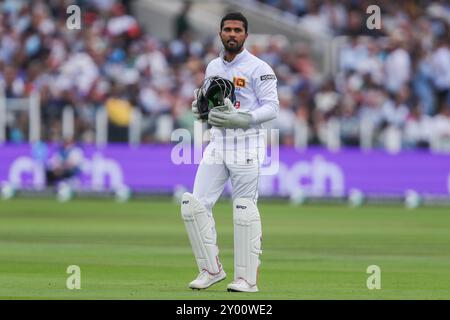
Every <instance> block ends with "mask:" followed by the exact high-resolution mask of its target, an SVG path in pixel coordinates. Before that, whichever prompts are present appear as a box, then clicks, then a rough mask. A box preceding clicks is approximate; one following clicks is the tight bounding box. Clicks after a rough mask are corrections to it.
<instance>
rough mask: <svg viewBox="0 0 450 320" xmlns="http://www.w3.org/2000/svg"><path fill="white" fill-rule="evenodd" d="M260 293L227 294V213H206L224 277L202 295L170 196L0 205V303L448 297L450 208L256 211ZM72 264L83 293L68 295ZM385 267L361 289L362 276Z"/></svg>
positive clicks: (272, 206) (278, 207)
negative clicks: (374, 282) (193, 286)
mask: <svg viewBox="0 0 450 320" xmlns="http://www.w3.org/2000/svg"><path fill="white" fill-rule="evenodd" d="M260 211H261V216H262V224H263V254H262V256H261V259H262V265H261V267H260V275H259V289H260V292H258V293H256V294H246V293H229V292H226V285H227V283H228V282H230V281H231V280H232V278H233V223H232V212H231V204H230V203H229V202H228V201H223V202H220V203H218V204H217V205H216V207H215V210H214V215H215V219H216V227H217V232H218V242H219V248H220V255H221V260H222V263H223V265H224V269H225V271H226V272H227V274H228V276H227V279H226V280H225V281H222V282H220V283H218V284H216V285H215V286H213V287H211V288H209V289H207V290H204V291H192V290H190V289H188V288H187V284H188V283H189V282H190V281H191V280H192V279H193V278H194V277H195V276H196V275H197V269H196V265H195V260H194V258H193V255H192V252H191V248H190V245H189V242H188V238H187V234H186V232H185V229H184V225H183V222H182V220H181V217H180V212H179V207H178V206H177V205H175V204H173V203H172V202H171V199H159V200H155V199H153V200H148V201H142V200H140V201H137V200H136V201H132V202H129V203H126V204H118V203H115V202H113V201H106V200H76V201H72V202H69V203H58V202H56V201H54V200H24V199H16V200H12V201H0V298H1V299H170V300H175V299H221V300H234V299H274V300H276V299H450V210H449V208H437V207H436V208H420V209H417V210H407V209H404V208H403V207H400V206H398V207H395V206H380V207H375V206H368V207H362V208H356V209H355V208H348V207H346V206H345V205H306V206H300V207H292V206H290V205H289V204H287V203H283V202H267V201H261V202H260ZM69 265H77V266H79V267H80V268H81V289H80V290H69V289H67V288H66V280H67V278H68V277H69V276H70V275H69V274H67V273H66V270H67V267H68V266H69ZM370 265H377V266H379V267H380V269H381V289H379V290H369V289H368V288H367V285H366V281H367V279H368V277H369V276H370V274H368V273H366V270H367V267H368V266H370Z"/></svg>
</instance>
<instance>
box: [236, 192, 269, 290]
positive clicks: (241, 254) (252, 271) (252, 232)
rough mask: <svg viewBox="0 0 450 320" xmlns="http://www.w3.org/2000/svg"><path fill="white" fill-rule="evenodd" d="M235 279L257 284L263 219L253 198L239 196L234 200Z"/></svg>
mask: <svg viewBox="0 0 450 320" xmlns="http://www.w3.org/2000/svg"><path fill="white" fill-rule="evenodd" d="M233 222H234V280H238V279H244V280H245V281H246V282H247V283H248V284H249V285H250V286H255V285H256V282H257V278H258V267H259V264H260V261H259V255H260V254H261V253H262V251H261V237H262V230H261V219H260V216H259V211H258V208H257V207H256V205H255V204H254V203H253V201H252V200H249V199H244V198H238V199H235V200H234V202H233Z"/></svg>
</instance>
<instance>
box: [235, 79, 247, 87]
mask: <svg viewBox="0 0 450 320" xmlns="http://www.w3.org/2000/svg"><path fill="white" fill-rule="evenodd" d="M233 83H234V86H235V87H236V88H245V85H246V84H247V81H246V79H245V78H240V77H234V78H233Z"/></svg>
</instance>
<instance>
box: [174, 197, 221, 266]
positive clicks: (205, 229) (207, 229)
mask: <svg viewBox="0 0 450 320" xmlns="http://www.w3.org/2000/svg"><path fill="white" fill-rule="evenodd" d="M181 216H182V218H183V221H184V225H185V227H186V231H187V234H188V237H189V241H190V243H191V246H192V250H193V251H194V256H195V259H196V261H197V265H198V268H199V270H200V271H202V270H206V271H208V272H209V273H210V274H217V273H219V272H220V271H221V269H222V266H221V265H220V262H219V249H218V248H217V244H216V232H215V229H214V227H215V223H214V219H213V217H212V216H210V215H209V214H208V211H207V210H206V208H205V206H204V205H203V204H202V203H200V201H198V200H197V199H196V198H195V197H194V196H193V195H192V194H191V193H188V192H186V193H184V194H183V196H182V199H181Z"/></svg>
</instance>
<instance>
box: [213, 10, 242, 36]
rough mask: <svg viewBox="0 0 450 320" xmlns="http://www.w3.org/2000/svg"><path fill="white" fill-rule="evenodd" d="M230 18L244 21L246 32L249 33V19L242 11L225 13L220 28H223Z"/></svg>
mask: <svg viewBox="0 0 450 320" xmlns="http://www.w3.org/2000/svg"><path fill="white" fill-rule="evenodd" d="M228 20H235V21H242V22H243V23H244V29H245V33H247V30H248V21H247V18H246V17H244V15H243V14H242V13H240V12H230V13H228V14H226V15H225V17H223V18H222V21H221V22H220V30H222V28H223V25H224V22H225V21H228Z"/></svg>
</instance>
